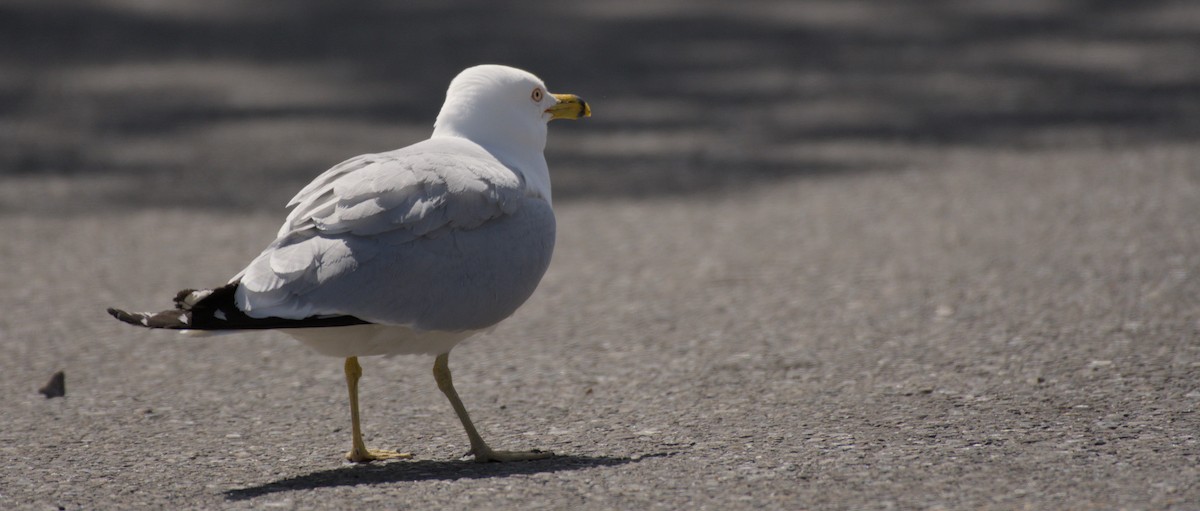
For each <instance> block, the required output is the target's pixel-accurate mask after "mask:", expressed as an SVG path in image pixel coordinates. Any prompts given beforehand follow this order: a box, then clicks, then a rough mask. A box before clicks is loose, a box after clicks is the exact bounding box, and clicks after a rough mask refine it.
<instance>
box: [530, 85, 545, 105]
mask: <svg viewBox="0 0 1200 511" xmlns="http://www.w3.org/2000/svg"><path fill="white" fill-rule="evenodd" d="M543 94H544V93H543V92H542V88H541V87H535V88H534V89H533V94H530V96H529V97H530V99H532V100H533V102H534V103H540V102H541V101H542V97H543Z"/></svg>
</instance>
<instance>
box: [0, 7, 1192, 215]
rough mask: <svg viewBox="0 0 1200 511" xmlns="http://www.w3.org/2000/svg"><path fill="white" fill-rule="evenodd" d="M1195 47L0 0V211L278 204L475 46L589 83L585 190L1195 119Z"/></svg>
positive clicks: (1140, 25) (1108, 20)
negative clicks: (591, 114)
mask: <svg viewBox="0 0 1200 511" xmlns="http://www.w3.org/2000/svg"><path fill="white" fill-rule="evenodd" d="M1198 58H1200V5H1198V4H1196V3H1195V2H1190V1H1184V0H1176V1H1172V0H1162V1H1159V0H1147V1H1142V2H1125V1H1119V0H1112V1H1106V0H969V1H958V0H955V1H929V0H919V1H917V0H913V1H902V0H895V1H879V2H870V1H854V0H850V1H843V0H829V1H803V2H799V1H791V0H785V1H747V2H724V1H644V0H618V1H613V2H562V1H553V2H539V1H532V2H515V3H508V2H505V3H499V2H469V1H464V2H441V1H414V2H386V1H362V2H352V3H343V2H319V1H307V0H302V1H295V0H287V1H284V0H264V1H256V2H240V1H234V0H215V1H206V2H184V1H174V2H160V1H145V0H95V1H75V0H5V1H4V2H2V3H0V211H3V210H23V211H30V210H34V211H40V210H45V211H55V212H68V211H81V210H92V209H93V208H97V207H103V208H108V207H111V208H130V207H133V208H141V207H146V206H168V207H188V208H270V209H272V210H274V209H279V208H282V205H283V204H284V203H285V202H286V200H287V199H288V198H290V196H291V195H292V194H293V193H294V191H296V190H297V189H298V188H299V187H300V186H302V185H303V184H304V183H306V182H307V181H308V180H309V179H311V178H312V177H314V176H315V175H317V174H318V173H320V172H321V171H323V170H324V169H326V168H328V167H330V166H332V165H333V164H335V163H337V162H338V161H341V160H342V159H344V158H347V157H350V156H353V155H356V154H360V153H364V152H373V151H383V150H388V149H393V148H397V147H401V146H404V145H407V144H409V143H412V142H414V141H417V140H420V139H423V138H425V137H426V136H427V135H428V133H429V131H430V130H431V128H432V123H433V119H434V117H435V115H436V113H437V111H438V109H439V107H440V105H441V101H442V99H443V94H444V91H445V88H446V85H447V84H448V83H449V81H450V79H451V78H452V77H453V76H454V75H455V74H456V73H457V72H458V71H459V70H461V69H462V68H464V67H467V66H470V65H474V64H479V63H504V64H509V65H513V66H518V67H522V68H525V69H528V70H530V71H532V72H534V73H535V74H538V75H540V76H541V77H542V78H543V79H545V80H546V82H547V83H548V84H549V86H550V88H551V90H558V91H564V92H573V93H577V94H580V95H582V96H583V97H585V98H586V99H587V100H588V101H589V102H591V103H592V104H593V106H594V111H595V116H594V117H593V118H592V119H589V120H588V121H587V122H586V124H587V126H586V127H585V126H581V125H579V124H582V123H575V124H576V125H571V123H556V125H555V126H554V129H553V130H552V134H551V139H550V143H549V150H548V155H547V156H548V159H549V161H550V164H551V169H552V173H553V177H554V180H555V183H554V185H555V197H556V198H557V199H559V200H570V199H573V198H577V197H581V196H605V195H612V194H619V195H659V194H678V193H692V192H703V191H708V190H713V189H722V188H737V187H744V186H747V184H762V183H770V182H772V181H774V180H778V179H784V178H789V177H795V176H804V175H813V174H825V173H843V172H872V171H889V170H895V169H903V168H912V167H918V166H920V165H921V164H922V163H921V156H922V155H923V154H926V153H927V152H928V151H944V150H946V149H948V148H954V147H978V146H986V147H993V148H1002V149H1003V148H1018V149H1037V148H1047V147H1050V148H1064V147H1096V146H1118V145H1119V146H1136V145H1138V144H1144V143H1150V142H1153V143H1169V142H1172V141H1175V142H1192V141H1194V140H1195V139H1196V137H1197V135H1200V94H1198V93H1200V66H1198V65H1197V62H1198V61H1200V59H1198Z"/></svg>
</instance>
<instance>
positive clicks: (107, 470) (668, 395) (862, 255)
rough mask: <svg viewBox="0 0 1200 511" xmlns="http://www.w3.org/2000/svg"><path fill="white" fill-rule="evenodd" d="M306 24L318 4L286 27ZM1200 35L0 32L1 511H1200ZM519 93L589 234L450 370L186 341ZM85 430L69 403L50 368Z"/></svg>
mask: <svg viewBox="0 0 1200 511" xmlns="http://www.w3.org/2000/svg"><path fill="white" fill-rule="evenodd" d="M285 7H286V8H285ZM1197 54H1200V6H1197V5H1195V3H1194V2H1182V1H1180V2H1172V1H1152V2H1139V3H1137V4H1136V5H1128V4H1127V3H1126V2H1106V1H1095V2H1040V1H1039V2H998V1H997V2H984V1H981V2H966V3H964V2H917V1H912V2H907V1H905V2H737V3H727V2H688V3H678V4H676V3H663V4H656V3H647V2H609V3H598V2H597V3H588V4H582V3H580V4H573V3H563V2H532V3H522V4H520V5H519V6H507V7H501V6H500V5H499V4H495V5H493V4H492V3H483V2H480V3H456V4H438V3H430V4H409V5H406V6H395V5H390V4H388V3H385V2H364V3H357V4H355V6H352V7H346V6H338V7H333V6H326V5H323V4H321V3H318V2H256V3H253V5H242V4H241V3H236V2H210V3H203V4H199V3H195V4H194V5H193V3H190V2H179V3H144V2H132V1H124V0H113V1H105V2H74V1H54V2H33V1H13V2H7V3H5V4H3V5H0V233H2V234H3V239H2V243H0V268H2V270H3V271H0V311H3V313H2V314H0V350H2V351H0V352H2V353H3V356H2V357H0V459H3V461H4V463H3V464H0V508H3V509H161V508H208V509H347V508H351V507H354V508H362V509H375V508H378V509H465V508H497V509H565V508H574V509H1181V510H1187V509H1200V484H1198V483H1197V481H1200V438H1198V435H1200V416H1198V415H1197V405H1198V404H1200V275H1197V269H1198V268H1200V228H1197V221H1196V220H1197V218H1198V215H1200V165H1198V164H1197V162H1200V145H1198V144H1197V141H1198V140H1200V121H1198V119H1200V67H1197V66H1196V65H1195V62H1196V60H1195V55H1197ZM480 62H503V63H509V64H513V65H518V66H521V67H524V68H527V69H529V70H531V71H533V72H535V73H538V74H539V75H541V76H542V77H543V78H545V79H546V81H547V82H548V86H549V88H550V89H551V90H553V91H557V92H572V93H577V94H579V95H581V96H583V97H584V98H586V99H587V100H588V102H589V103H590V104H591V105H592V107H593V114H594V117H593V118H591V119H588V120H585V121H581V122H575V123H562V122H556V123H554V124H553V125H552V126H551V130H550V131H551V133H550V141H549V144H548V147H547V158H548V160H549V163H550V168H551V172H552V175H553V178H554V185H555V192H556V195H555V210H556V214H557V216H558V227H559V239H558V243H557V248H556V253H555V258H554V262H553V264H552V266H551V268H550V271H549V273H548V274H547V276H546V278H545V279H544V281H543V282H542V285H541V286H540V288H539V289H538V291H537V293H535V295H534V297H533V298H532V299H531V300H530V301H529V302H528V303H527V304H526V306H525V307H524V308H522V309H521V310H520V311H518V312H517V314H516V315H515V316H513V317H512V318H510V319H509V320H508V321H506V322H504V323H502V324H501V325H500V326H499V327H498V328H497V329H496V330H495V331H494V332H492V333H490V334H487V335H484V336H480V337H478V338H476V339H475V340H473V341H471V342H468V343H467V344H465V345H462V346H460V347H458V348H457V349H455V350H454V352H453V353H452V355H451V359H450V364H451V367H452V368H453V370H454V374H455V381H456V384H457V386H458V390H459V392H460V394H461V395H462V396H463V399H464V401H465V403H466V405H467V407H468V408H469V409H470V410H471V412H472V414H473V416H474V418H475V420H476V424H477V425H478V426H479V427H480V429H481V433H482V434H483V435H484V437H485V438H486V439H487V440H488V441H489V442H490V443H491V444H492V445H493V446H494V447H496V448H500V449H532V448H538V449H544V450H552V451H554V452H555V453H557V454H558V456H556V457H554V458H551V459H548V460H542V461H533V462H524V463H511V464H487V465H478V464H475V463H473V462H471V461H470V460H469V459H463V458H462V457H461V456H462V454H463V453H464V452H465V450H466V449H467V447H468V446H467V442H466V437H465V435H464V434H463V432H462V429H461V426H460V425H459V424H458V421H457V419H456V418H455V415H454V413H453V411H452V410H451V408H450V406H449V404H448V403H447V402H446V400H445V399H444V398H443V397H442V395H441V393H440V392H439V391H438V390H437V387H436V385H435V384H434V381H433V377H432V374H431V368H432V359H431V358H424V357H396V358H381V357H373V358H365V359H363V360H362V365H363V368H364V377H363V380H362V383H361V399H362V405H363V422H364V429H365V437H366V440H367V443H368V445H370V446H372V447H379V448H391V449H398V450H403V451H410V452H412V453H413V454H414V455H415V458H414V459H413V460H401V461H390V462H386V463H376V464H371V465H365V466H355V465H348V464H345V463H343V461H342V458H341V456H342V454H343V453H344V452H345V451H346V450H347V449H348V448H349V437H350V432H349V411H348V407H347V399H346V390H345V386H344V382H343V377H342V363H341V361H340V360H338V359H334V358H328V357H323V356H320V355H317V354H315V353H313V352H311V351H309V350H307V349H306V348H304V347H303V346H301V345H299V344H298V343H296V342H295V341H292V340H290V339H289V338H288V337H286V336H284V335H281V334H278V333H270V332H265V333H253V334H244V335H229V336H218V337H211V338H184V337H180V336H176V335H173V334H169V333H161V332H149V331H143V330H139V329H134V328H130V327H128V326H126V325H123V324H121V323H118V322H116V321H115V320H113V319H112V318H110V317H108V316H107V315H106V314H105V312H104V309H105V308H106V307H108V306H114V305H115V306H122V307H128V308H131V309H134V310H149V309H154V308H158V307H162V306H164V305H168V304H169V303H170V299H171V297H172V296H173V295H174V293H175V291H177V290H179V289H182V288H186V287H199V286H205V285H214V284H219V283H222V282H224V281H225V280H227V279H228V278H229V277H230V276H231V275H232V274H233V273H235V272H236V271H237V270H239V269H240V268H241V267H242V266H243V265H244V264H245V263H246V261H248V260H249V259H250V258H251V257H253V256H254V255H255V254H257V253H258V251H259V250H261V249H262V247H263V246H265V244H266V243H268V242H269V241H270V239H271V238H272V235H273V233H274V232H275V230H276V229H277V228H278V225H279V223H280V222H281V221H282V218H283V216H284V214H285V210H284V209H283V205H284V203H285V202H286V201H287V199H288V198H289V197H290V196H291V195H292V194H293V193H295V191H297V190H298V189H299V188H300V187H301V186H303V185H304V183H306V182H307V181H308V180H309V179H311V178H312V177H314V176H315V175H316V174H317V173H319V172H321V171H322V170H324V169H325V168H327V167H329V166H331V165H333V164H335V163H337V162H338V161H341V160H342V159H344V158H346V157H349V156H353V155H355V154H359V153H362V152H368V151H380V150H386V149H390V148H395V147H399V146H401V145H405V144H407V143H411V142H414V141H417V140H420V139H421V138H424V137H425V136H427V134H428V131H429V130H430V128H431V124H432V120H433V116H434V115H435V114H436V112H437V108H438V106H440V102H441V96H442V93H443V92H444V88H445V85H446V83H447V82H448V80H449V79H450V78H451V77H453V75H454V74H455V73H457V71H458V70H459V69H461V68H462V67H465V66H467V65H470V64H475V63H480ZM60 370H61V371H63V373H64V388H65V396H64V397H55V398H47V397H45V396H44V395H43V394H41V393H39V389H41V388H43V386H44V385H46V384H47V383H48V382H49V381H50V380H51V377H52V375H54V373H55V372H56V371H60Z"/></svg>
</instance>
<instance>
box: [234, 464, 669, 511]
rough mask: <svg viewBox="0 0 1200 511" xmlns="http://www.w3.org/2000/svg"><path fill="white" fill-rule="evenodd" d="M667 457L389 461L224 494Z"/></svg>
mask: <svg viewBox="0 0 1200 511" xmlns="http://www.w3.org/2000/svg"><path fill="white" fill-rule="evenodd" d="M663 456H670V454H669V453H658V454H649V455H643V456H640V457H638V458H637V459H634V458H616V457H607V456H555V457H553V458H549V459H544V460H535V461H525V462H519V463H475V462H473V461H467V460H456V461H433V460H420V461H391V462H387V463H380V464H368V465H353V466H343V467H340V468H335V469H330V470H322V471H319V472H313V473H311V474H305V475H302V476H296V477H289V478H287V479H281V480H279V481H274V482H270V483H266V484H262V485H259V486H252V487H249V488H240V489H236V490H229V491H226V492H225V498H226V499H228V500H248V499H253V498H256V497H261V496H263V495H268V494H272V493H279V492H286V491H296V490H312V489H316V488H332V487H338V486H364V485H367V486H369V485H375V484H389V483H402V482H413V481H430V480H446V481H453V480H457V479H490V478H498V477H509V476H515V475H529V474H541V473H550V472H562V471H568V470H584V469H589V468H596V467H613V466H619V465H625V464H627V463H635V462H638V461H640V460H643V459H646V458H654V457H663Z"/></svg>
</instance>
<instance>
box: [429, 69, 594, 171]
mask: <svg viewBox="0 0 1200 511" xmlns="http://www.w3.org/2000/svg"><path fill="white" fill-rule="evenodd" d="M591 114H592V111H591V108H590V107H589V106H588V104H587V103H586V102H584V101H583V100H582V99H580V98H579V97H578V96H575V95H573V94H552V93H550V92H549V91H547V90H546V84H545V83H543V82H542V80H541V79H540V78H538V77H536V76H534V75H533V74H532V73H529V72H527V71H522V70H520V69H516V68H513V67H508V66H499V65H481V66H475V67H469V68H467V69H465V70H463V72H461V73H459V74H458V76H457V77H455V78H454V80H453V81H451V82H450V88H449V89H448V90H447V91H446V102H445V103H444V104H443V105H442V111H441V112H440V113H439V114H438V117H437V122H435V123H434V131H433V134H434V136H439V135H441V136H458V137H463V138H466V139H469V140H471V141H473V142H475V143H477V144H479V145H481V146H484V147H486V148H488V149H494V150H499V151H502V152H524V151H531V150H532V151H537V152H538V153H541V152H542V151H543V150H544V149H545V147H546V123H547V122H549V121H551V120H554V119H579V118H581V117H588V116H590V115H591Z"/></svg>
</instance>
